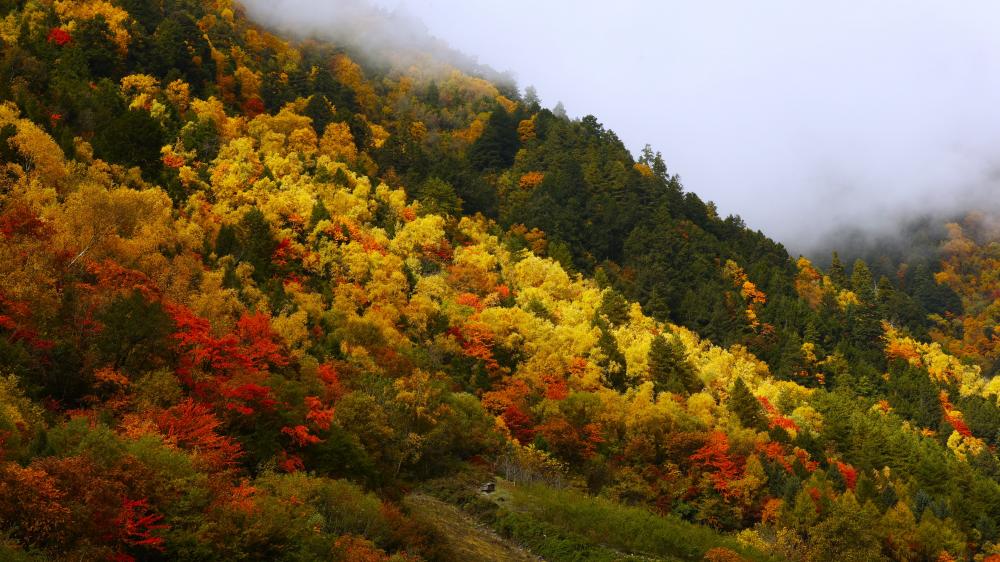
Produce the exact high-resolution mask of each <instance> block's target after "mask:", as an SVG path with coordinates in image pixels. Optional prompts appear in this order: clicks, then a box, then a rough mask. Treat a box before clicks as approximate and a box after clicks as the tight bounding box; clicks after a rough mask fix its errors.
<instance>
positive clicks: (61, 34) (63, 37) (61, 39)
mask: <svg viewBox="0 0 1000 562" xmlns="http://www.w3.org/2000/svg"><path fill="white" fill-rule="evenodd" d="M72 40H73V36H72V35H70V34H69V32H68V31H66V30H65V29H63V28H61V27H53V28H52V29H50V30H49V36H48V41H49V43H55V44H56V45H59V46H60V47H62V46H63V45H66V44H68V43H69V42H70V41H72Z"/></svg>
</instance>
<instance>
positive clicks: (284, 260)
mask: <svg viewBox="0 0 1000 562" xmlns="http://www.w3.org/2000/svg"><path fill="white" fill-rule="evenodd" d="M290 257H292V241H291V239H289V238H282V239H281V241H280V242H278V247H277V248H275V249H274V252H273V253H272V254H271V261H272V262H274V264H275V265H287V264H288V258H290Z"/></svg>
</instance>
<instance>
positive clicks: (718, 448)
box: [689, 431, 743, 496]
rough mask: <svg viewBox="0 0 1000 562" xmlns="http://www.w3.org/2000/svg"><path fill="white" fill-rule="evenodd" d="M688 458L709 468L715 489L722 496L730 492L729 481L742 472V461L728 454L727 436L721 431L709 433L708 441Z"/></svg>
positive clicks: (703, 467) (706, 468) (704, 467)
mask: <svg viewBox="0 0 1000 562" xmlns="http://www.w3.org/2000/svg"><path fill="white" fill-rule="evenodd" d="M689 459H690V460H691V462H694V463H695V464H697V465H699V466H701V467H702V469H705V470H708V469H711V472H710V476H711V479H712V482H713V483H714V485H715V489H716V491H718V492H720V493H722V494H723V495H724V496H725V495H728V494H729V493H730V490H729V482H731V481H733V480H736V479H737V478H739V476H740V474H741V473H742V472H743V468H742V466H741V465H742V461H740V460H739V459H734V458H732V457H731V456H730V454H729V437H728V436H727V435H726V434H725V433H724V432H722V431H713V432H712V433H710V434H709V436H708V443H707V444H706V445H705V446H704V447H701V448H700V449H698V450H697V451H695V453H694V454H693V455H691V456H690V457H689Z"/></svg>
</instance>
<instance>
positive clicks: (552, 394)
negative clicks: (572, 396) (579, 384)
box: [542, 375, 569, 400]
mask: <svg viewBox="0 0 1000 562" xmlns="http://www.w3.org/2000/svg"><path fill="white" fill-rule="evenodd" d="M542 380H543V381H544V382H545V397H546V398H548V399H549V400H563V399H565V398H566V397H567V396H569V385H567V384H566V379H564V378H562V377H561V376H559V375H545V376H544V377H542Z"/></svg>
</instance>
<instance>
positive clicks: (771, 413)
mask: <svg viewBox="0 0 1000 562" xmlns="http://www.w3.org/2000/svg"><path fill="white" fill-rule="evenodd" d="M757 401H758V402H760V405H761V406H762V407H763V408H764V411H765V412H767V416H768V418H770V423H769V427H771V428H775V427H780V428H782V429H784V430H791V431H796V432H797V431H799V426H798V424H796V423H795V421H794V420H792V419H791V418H787V417H785V416H783V415H781V411H780V410H778V408H776V407H775V406H774V404H771V401H770V400H768V399H767V397H766V396H758V397H757Z"/></svg>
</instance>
